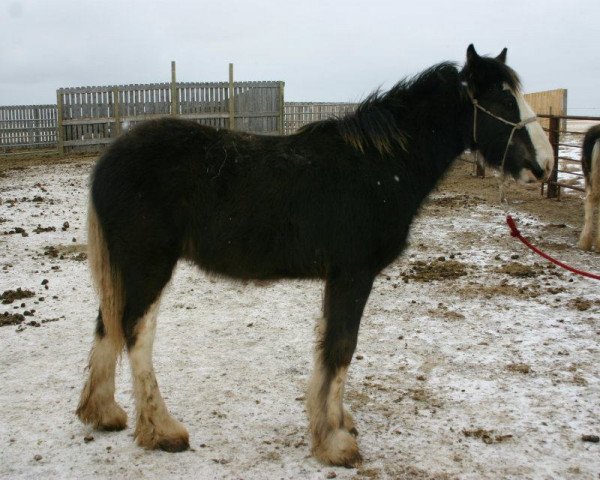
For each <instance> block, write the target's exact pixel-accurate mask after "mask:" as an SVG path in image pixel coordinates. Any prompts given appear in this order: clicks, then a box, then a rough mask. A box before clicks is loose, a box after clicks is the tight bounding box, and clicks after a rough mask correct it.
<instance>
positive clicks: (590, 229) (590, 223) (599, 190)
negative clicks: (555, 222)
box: [579, 125, 600, 252]
mask: <svg viewBox="0 0 600 480" xmlns="http://www.w3.org/2000/svg"><path fill="white" fill-rule="evenodd" d="M582 147H583V151H582V154H581V168H582V170H583V176H584V177H585V204H584V217H585V218H584V224H583V230H582V231H581V236H580V237H579V247H580V248H582V249H583V250H591V249H592V245H595V247H596V251H597V252H600V125H595V126H593V127H591V128H590V129H589V130H588V131H587V132H586V134H585V137H583V145H582ZM595 210H598V218H597V219H596V222H597V226H596V231H595V232H594V212H595Z"/></svg>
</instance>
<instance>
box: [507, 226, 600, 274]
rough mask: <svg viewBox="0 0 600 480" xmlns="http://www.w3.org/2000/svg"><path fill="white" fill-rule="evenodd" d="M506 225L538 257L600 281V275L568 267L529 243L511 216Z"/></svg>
mask: <svg viewBox="0 0 600 480" xmlns="http://www.w3.org/2000/svg"><path fill="white" fill-rule="evenodd" d="M506 223H507V224H508V227H509V228H510V234H511V235H512V236H513V237H517V238H518V239H519V240H521V241H522V242H523V243H524V244H525V245H526V246H527V247H529V248H530V249H531V250H533V251H534V252H535V253H537V254H538V255H540V256H542V257H544V258H545V259H546V260H549V261H550V262H552V263H554V264H556V265H558V266H559V267H562V268H564V269H565V270H569V271H570V272H573V273H576V274H577V275H583V276H584V277H589V278H593V279H595V280H600V275H595V274H593V273H588V272H584V271H582V270H577V269H576V268H573V267H571V266H569V265H567V264H566V263H563V262H561V261H559V260H556V258H552V257H551V256H550V255H548V254H547V253H544V252H542V251H541V250H540V249H539V248H536V247H534V246H533V245H532V244H531V243H529V241H528V240H527V239H526V238H525V237H523V235H521V232H519V229H518V228H517V224H516V223H515V221H514V220H513V218H512V217H511V216H510V215H507V216H506Z"/></svg>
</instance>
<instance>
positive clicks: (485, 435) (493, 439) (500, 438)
mask: <svg viewBox="0 0 600 480" xmlns="http://www.w3.org/2000/svg"><path fill="white" fill-rule="evenodd" d="M463 435H464V436H465V437H467V438H470V437H471V438H479V439H480V440H481V441H482V442H483V443H486V444H488V445H489V444H492V443H502V442H505V441H507V440H510V439H511V438H512V435H496V434H495V433H494V430H485V429H483V428H477V429H475V430H463Z"/></svg>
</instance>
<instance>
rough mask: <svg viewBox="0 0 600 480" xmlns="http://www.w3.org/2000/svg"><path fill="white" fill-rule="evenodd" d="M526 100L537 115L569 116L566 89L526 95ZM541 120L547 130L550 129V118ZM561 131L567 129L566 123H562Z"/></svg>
mask: <svg viewBox="0 0 600 480" xmlns="http://www.w3.org/2000/svg"><path fill="white" fill-rule="evenodd" d="M525 100H527V103H529V105H530V106H531V108H532V109H533V111H534V112H535V113H536V115H558V116H564V115H566V114H567V90H566V89H564V88H559V89H556V90H545V91H543V92H534V93H526V94H525ZM539 120H540V123H541V124H542V127H544V128H545V129H548V128H549V127H550V123H549V119H548V118H540V119H539ZM561 129H562V130H565V129H566V122H565V121H562V122H561Z"/></svg>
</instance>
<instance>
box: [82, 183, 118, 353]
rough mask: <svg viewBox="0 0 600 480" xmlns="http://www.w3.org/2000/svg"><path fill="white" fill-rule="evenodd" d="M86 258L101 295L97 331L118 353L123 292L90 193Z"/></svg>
mask: <svg viewBox="0 0 600 480" xmlns="http://www.w3.org/2000/svg"><path fill="white" fill-rule="evenodd" d="M88 259H89V265H90V270H91V275H92V279H93V281H94V285H95V287H96V290H97V292H98V296H99V297H100V314H99V315H98V324H97V326H96V333H97V334H98V335H99V336H100V337H102V338H103V339H106V340H108V342H109V343H110V344H112V347H113V348H114V350H115V351H118V352H120V351H122V350H123V348H124V346H125V337H124V334H123V324H122V319H123V309H124V305H125V291H124V289H123V282H122V280H121V275H120V272H119V270H118V267H117V266H116V265H113V264H112V263H111V261H110V252H109V249H108V244H107V242H106V237H105V234H104V229H103V228H102V224H101V222H100V219H99V218H98V214H97V212H96V207H95V205H94V201H93V199H92V197H91V195H90V201H89V207H88Z"/></svg>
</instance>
